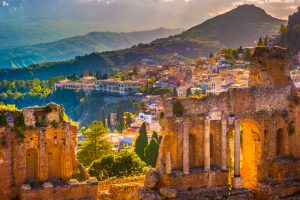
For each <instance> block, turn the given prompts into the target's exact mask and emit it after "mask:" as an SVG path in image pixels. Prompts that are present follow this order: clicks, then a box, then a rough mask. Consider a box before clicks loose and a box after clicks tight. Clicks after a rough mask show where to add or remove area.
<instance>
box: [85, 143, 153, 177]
mask: <svg viewBox="0 0 300 200" xmlns="http://www.w3.org/2000/svg"><path fill="white" fill-rule="evenodd" d="M146 171H147V167H146V163H145V162H143V161H142V160H141V159H140V158H139V156H138V155H137V154H136V153H135V152H134V151H133V150H132V149H129V148H125V150H124V151H122V152H120V153H119V154H116V155H115V154H109V155H104V156H102V157H101V158H100V159H98V160H95V161H94V162H93V163H92V164H91V166H90V168H89V174H90V175H91V176H94V177H96V178H97V179H98V180H99V181H102V180H106V179H109V178H111V177H118V178H119V177H128V176H138V175H142V174H145V173H146Z"/></svg>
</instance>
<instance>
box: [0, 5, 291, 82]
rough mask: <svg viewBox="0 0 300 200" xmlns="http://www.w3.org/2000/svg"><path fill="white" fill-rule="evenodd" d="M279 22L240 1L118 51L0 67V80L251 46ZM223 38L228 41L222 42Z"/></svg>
mask: <svg viewBox="0 0 300 200" xmlns="http://www.w3.org/2000/svg"><path fill="white" fill-rule="evenodd" d="M245 10H246V11H247V12H246V13H245ZM248 12H249V13H250V14H249V13H248ZM252 15H253V16H256V18H257V17H258V18H257V19H256V21H254V22H255V23H254V22H253V21H252V19H251V16H252ZM232 16H234V17H232ZM239 16H240V17H239ZM249 16H250V18H249ZM282 23H286V21H284V20H280V19H276V18H273V17H271V16H270V15H268V14H267V13H266V12H264V11H263V10H262V9H261V8H258V7H256V6H253V5H244V6H240V7H238V8H235V9H233V10H231V11H229V12H227V13H224V14H222V15H218V16H216V17H214V18H212V19H208V20H207V21H205V22H203V23H202V24H200V25H198V26H195V27H193V28H191V29H188V30H187V31H185V32H183V33H182V34H177V35H174V36H171V37H168V38H162V39H158V40H154V41H152V42H150V43H148V44H140V45H137V46H133V47H131V48H128V49H123V50H119V51H109V52H102V53H92V54H89V55H86V56H79V57H76V58H74V59H72V60H68V61H66V62H59V63H57V62H56V63H40V64H38V65H32V66H30V68H28V69H26V68H25V69H24V68H22V69H16V70H1V75H0V80H3V79H4V77H5V76H6V77H14V78H24V79H31V78H33V77H35V76H37V77H39V78H41V79H47V78H48V77H49V74H52V75H53V76H58V75H69V74H71V73H77V74H78V73H82V72H83V71H84V70H89V71H91V72H95V71H109V70H111V69H112V67H116V66H118V67H119V66H124V65H128V64H135V65H138V64H140V63H141V61H142V60H150V61H151V62H152V63H159V64H164V63H170V62H177V61H187V60H191V59H195V58H198V57H199V56H208V55H209V54H210V53H211V52H217V51H219V50H221V49H222V48H225V47H239V46H240V45H242V46H244V45H247V46H248V45H250V46H255V45H256V43H254V40H257V39H258V38H259V37H260V36H264V35H266V34H275V33H277V32H278V30H279V27H280V25H281V24H282ZM224 27H225V28H224ZM248 33H250V34H248ZM224 35H225V37H224V38H225V40H224V38H223V36H224ZM226 38H229V40H226ZM222 42H223V43H222ZM227 42H229V43H230V45H225V44H224V43H227Z"/></svg>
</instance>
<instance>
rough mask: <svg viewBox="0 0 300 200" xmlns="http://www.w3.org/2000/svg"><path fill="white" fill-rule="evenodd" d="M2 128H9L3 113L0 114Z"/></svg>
mask: <svg viewBox="0 0 300 200" xmlns="http://www.w3.org/2000/svg"><path fill="white" fill-rule="evenodd" d="M0 126H7V120H6V117H5V114H3V113H1V114H0Z"/></svg>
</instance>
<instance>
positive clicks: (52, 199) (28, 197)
mask: <svg viewBox="0 0 300 200" xmlns="http://www.w3.org/2000/svg"><path fill="white" fill-rule="evenodd" d="M97 189H98V185H97V184H88V183H83V184H79V185H76V186H65V187H56V188H51V189H38V190H21V191H20V198H21V199H22V200H33V199H39V200H81V199H97Z"/></svg>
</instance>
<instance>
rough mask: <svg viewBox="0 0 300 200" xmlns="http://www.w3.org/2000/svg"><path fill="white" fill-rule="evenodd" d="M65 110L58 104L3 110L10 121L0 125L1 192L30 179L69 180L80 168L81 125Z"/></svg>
mask: <svg viewBox="0 0 300 200" xmlns="http://www.w3.org/2000/svg"><path fill="white" fill-rule="evenodd" d="M63 112H64V110H63V107H61V106H58V105H56V104H49V105H47V106H45V107H33V108H27V109H24V110H21V111H13V112H12V111H5V110H1V113H4V116H6V117H7V122H8V123H7V126H6V127H0V139H1V143H0V175H1V179H0V194H3V196H4V195H9V194H10V193H11V192H12V190H13V189H12V188H13V187H15V186H16V187H20V186H21V185H22V184H23V183H24V182H28V181H29V182H31V181H46V180H57V179H61V180H68V179H69V178H70V177H71V176H72V173H73V171H74V170H77V169H78V165H79V164H78V161H77V159H76V151H75V148H76V143H77V126H75V125H71V123H70V122H68V121H64V120H65V119H63V116H62V115H63ZM2 177H3V178H2Z"/></svg>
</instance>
